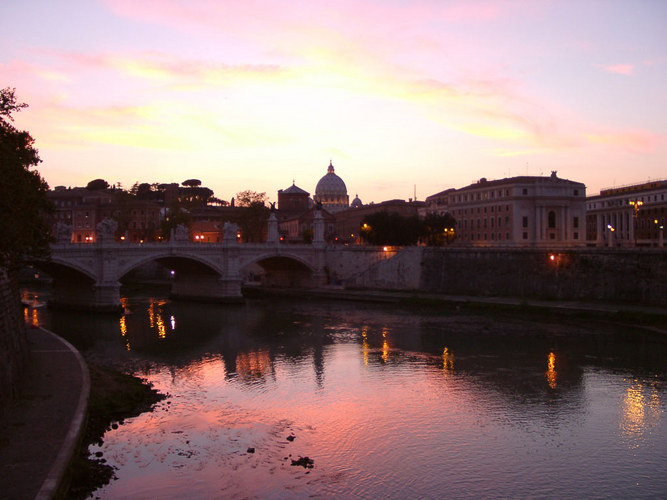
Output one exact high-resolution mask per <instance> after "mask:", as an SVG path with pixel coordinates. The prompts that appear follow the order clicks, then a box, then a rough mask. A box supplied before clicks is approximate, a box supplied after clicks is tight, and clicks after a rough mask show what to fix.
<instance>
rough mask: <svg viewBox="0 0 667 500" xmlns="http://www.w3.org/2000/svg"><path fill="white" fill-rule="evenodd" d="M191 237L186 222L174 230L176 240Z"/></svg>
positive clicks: (185, 239)
mask: <svg viewBox="0 0 667 500" xmlns="http://www.w3.org/2000/svg"><path fill="white" fill-rule="evenodd" d="M189 239H190V231H189V230H188V226H186V225H185V224H179V225H178V226H176V229H175V230H174V241H188V240H189Z"/></svg>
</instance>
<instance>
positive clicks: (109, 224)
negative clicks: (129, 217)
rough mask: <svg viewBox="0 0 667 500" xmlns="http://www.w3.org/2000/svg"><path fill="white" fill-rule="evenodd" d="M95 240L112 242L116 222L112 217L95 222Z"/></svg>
mask: <svg viewBox="0 0 667 500" xmlns="http://www.w3.org/2000/svg"><path fill="white" fill-rule="evenodd" d="M96 229H97V241H99V242H102V241H103V242H113V241H114V239H115V237H116V229H118V222H116V221H115V220H112V219H103V220H102V221H101V222H100V223H99V224H97V228H96Z"/></svg>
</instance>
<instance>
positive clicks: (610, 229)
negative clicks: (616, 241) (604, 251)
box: [607, 224, 616, 248]
mask: <svg viewBox="0 0 667 500" xmlns="http://www.w3.org/2000/svg"><path fill="white" fill-rule="evenodd" d="M607 229H609V244H608V246H609V248H611V247H612V244H613V243H612V238H613V236H614V231H616V229H614V226H612V225H611V224H607Z"/></svg>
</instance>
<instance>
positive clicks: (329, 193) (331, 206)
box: [313, 161, 350, 213]
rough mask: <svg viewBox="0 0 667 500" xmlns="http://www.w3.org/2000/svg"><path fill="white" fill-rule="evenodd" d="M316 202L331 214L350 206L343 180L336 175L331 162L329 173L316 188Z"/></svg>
mask: <svg viewBox="0 0 667 500" xmlns="http://www.w3.org/2000/svg"><path fill="white" fill-rule="evenodd" d="M313 199H314V200H315V202H320V203H321V204H322V206H323V207H324V208H325V209H326V210H327V211H328V212H330V213H336V212H340V211H341V210H345V209H347V208H349V206H350V197H349V196H348V195H347V187H346V186H345V182H343V179H341V178H340V177H338V176H337V175H336V174H335V171H334V166H333V164H332V163H331V161H330V162H329V166H328V167H327V173H326V175H325V176H324V177H322V178H321V179H320V180H319V182H318V183H317V186H316V187H315V196H314V198H313Z"/></svg>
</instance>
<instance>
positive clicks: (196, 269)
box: [117, 252, 225, 280]
mask: <svg viewBox="0 0 667 500" xmlns="http://www.w3.org/2000/svg"><path fill="white" fill-rule="evenodd" d="M151 262H157V263H159V264H161V265H165V266H166V267H169V268H171V269H174V270H176V271H177V272H179V271H181V272H185V273H187V272H190V273H192V274H214V275H216V276H218V277H220V276H223V274H224V272H225V270H224V269H222V266H220V265H218V264H216V263H214V262H211V261H210V260H209V259H206V258H205V257H202V256H200V255H193V254H190V253H187V252H157V253H154V254H150V255H147V256H144V255H142V256H139V257H136V258H133V259H129V260H128V261H127V262H123V263H122V264H121V265H119V266H118V271H117V276H118V278H117V279H118V280H121V279H122V278H123V277H124V276H126V275H127V274H128V273H130V272H132V271H133V270H135V269H137V268H139V267H141V266H144V265H146V264H149V263H151ZM181 272H179V274H181Z"/></svg>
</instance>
